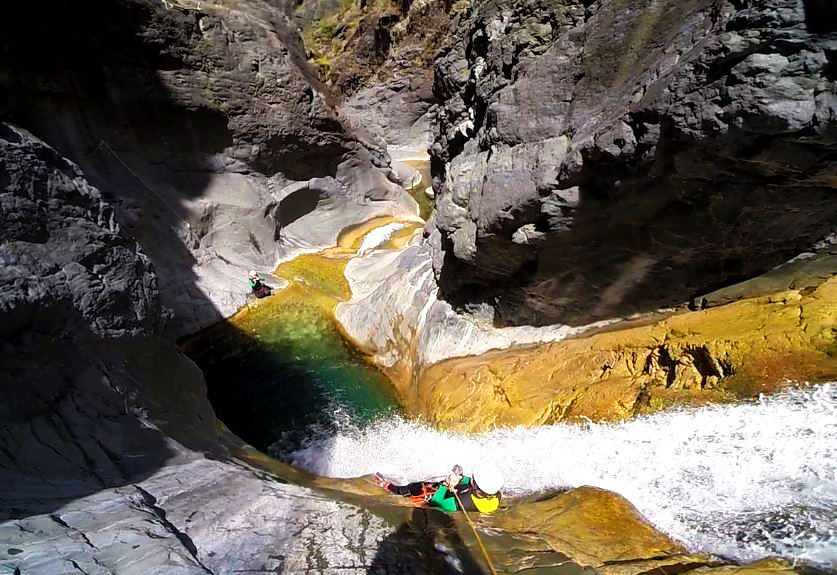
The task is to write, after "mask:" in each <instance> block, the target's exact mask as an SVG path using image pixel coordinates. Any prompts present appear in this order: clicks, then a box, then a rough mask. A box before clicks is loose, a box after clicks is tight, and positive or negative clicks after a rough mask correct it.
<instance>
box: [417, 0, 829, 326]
mask: <svg viewBox="0 0 837 575" xmlns="http://www.w3.org/2000/svg"><path fill="white" fill-rule="evenodd" d="M451 29H452V30H453V32H452V33H451V34H450V35H449V36H448V39H447V41H446V43H445V44H444V45H443V47H442V49H441V51H440V54H439V56H438V57H437V59H436V61H435V71H436V75H435V85H434V90H435V92H436V94H437V96H438V98H439V99H440V100H441V102H442V103H441V108H440V111H439V121H438V124H437V127H438V132H437V134H436V138H435V143H434V145H433V150H432V157H433V159H432V161H433V169H434V189H435V190H436V192H437V211H436V217H435V219H434V221H433V225H432V226H429V232H430V241H431V243H432V245H433V248H434V268H435V270H436V273H437V276H438V282H439V286H440V289H441V294H442V297H443V298H444V299H446V300H448V301H450V302H451V303H452V304H453V305H454V306H457V307H460V308H465V307H467V306H469V305H474V304H487V305H489V306H491V307H492V308H493V309H494V318H493V319H494V322H495V323H496V324H498V325H521V324H529V325H548V324H553V323H564V324H570V325H583V324H586V323H590V322H591V321H595V320H600V319H607V318H612V317H618V316H626V315H630V314H634V313H642V312H648V311H653V310H655V309H658V308H661V307H668V306H675V305H680V304H681V303H683V302H688V301H689V300H691V299H694V298H699V296H700V295H701V294H703V293H705V292H708V291H711V290H714V289H716V288H719V287H722V286H724V285H729V284H731V283H735V282H736V281H740V280H744V279H747V278H749V277H752V276H754V275H758V274H760V273H763V272H765V271H767V270H769V269H770V268H772V267H773V266H776V265H778V264H780V263H782V262H784V261H786V260H788V259H790V258H792V257H794V256H795V255H797V254H798V253H799V252H801V251H804V250H806V249H808V248H809V247H810V246H811V245H813V244H814V243H815V242H817V241H819V240H821V239H823V238H824V237H825V236H827V235H828V234H829V233H831V232H832V231H834V229H835V223H836V222H837V201H835V193H834V186H835V173H837V167H835V163H834V152H835V147H834V146H835V126H837V119H835V112H837V96H835V93H836V92H835V80H837V78H835V75H834V70H835V63H834V58H835V52H834V41H835V35H834V34H835V32H836V31H837V25H836V24H835V14H834V11H833V8H828V7H826V6H825V5H824V4H823V3H818V2H813V1H810V0H768V1H765V2H737V1H723V0H690V1H687V2H682V1H677V2H674V1H654V2H652V1H643V2H622V1H618V0H612V1H602V2H573V1H566V2H560V3H551V4H550V3H543V2H538V1H526V0H524V1H519V2H506V1H501V0H498V1H488V2H482V3H478V4H474V5H472V7H471V9H470V10H469V11H468V12H467V13H464V14H462V15H461V16H460V20H459V21H458V22H457V23H455V24H454V25H452V26H451Z"/></svg>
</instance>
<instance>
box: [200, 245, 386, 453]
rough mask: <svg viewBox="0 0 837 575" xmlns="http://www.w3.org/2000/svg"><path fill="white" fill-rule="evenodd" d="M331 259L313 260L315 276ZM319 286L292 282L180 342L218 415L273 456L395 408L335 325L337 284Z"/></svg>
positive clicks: (382, 382)
mask: <svg viewBox="0 0 837 575" xmlns="http://www.w3.org/2000/svg"><path fill="white" fill-rule="evenodd" d="M337 264H339V266H340V267H341V268H342V262H337ZM331 267H333V266H330V265H326V266H320V269H319V270H317V271H319V275H318V277H321V276H322V275H327V274H323V269H326V271H333V270H331V269H330V268H331ZM315 283H316V282H315ZM323 287H325V286H322V285H321V286H316V285H312V284H310V283H302V282H298V283H292V284H291V285H290V286H289V287H288V288H286V289H285V290H283V291H281V292H279V293H278V294H276V295H274V296H271V297H270V298H266V299H264V300H261V301H259V302H258V308H257V309H253V310H247V311H244V312H242V313H239V314H238V315H236V316H234V317H233V318H231V319H230V320H228V321H225V322H222V323H220V324H217V325H215V326H213V327H211V328H209V329H207V330H205V331H204V332H201V333H200V334H198V335H197V336H195V337H194V338H192V339H191V340H189V341H188V342H186V344H185V345H184V351H185V352H186V353H187V354H188V355H189V357H191V358H192V360H193V361H195V363H197V364H198V366H200V368H201V369H202V370H203V372H204V374H205V376H206V380H207V387H208V393H209V399H210V401H211V402H212V405H213V407H214V408H215V411H216V413H217V415H218V418H219V419H220V420H221V421H223V422H224V424H226V426H227V427H229V428H230V429H231V430H232V431H233V432H234V433H236V434H237V435H238V436H239V437H241V438H242V439H244V440H245V441H247V442H248V443H250V444H251V445H253V446H254V447H256V448H258V449H260V450H262V451H265V452H267V453H269V454H271V455H273V456H274V457H277V458H279V459H287V457H286V456H287V455H289V454H290V453H292V452H294V451H296V450H298V449H299V448H301V447H303V446H304V445H305V441H306V439H308V440H309V441H310V440H311V438H314V437H316V438H317V440H318V441H322V440H323V439H324V438H327V437H329V436H330V435H333V434H335V433H337V431H339V429H340V428H341V427H343V428H345V427H346V426H347V424H348V425H351V426H356V427H360V428H362V427H364V426H365V425H367V424H368V423H370V422H372V421H374V420H375V419H376V418H379V417H382V416H388V415H392V414H393V413H395V412H398V411H399V407H398V403H397V400H396V397H395V394H394V392H393V390H392V388H391V385H390V383H389V381H388V380H387V378H386V376H385V375H384V374H383V373H381V372H380V371H379V370H378V369H377V368H375V367H374V366H373V365H372V364H371V363H370V362H369V361H368V360H367V358H365V357H364V356H362V355H361V354H360V353H358V352H357V351H356V350H355V349H354V348H353V347H352V346H351V345H350V344H349V343H348V342H347V341H346V340H345V339H344V338H343V337H342V335H341V334H340V332H339V331H338V329H337V327H336V324H335V321H334V319H333V315H332V310H333V306H334V305H335V304H336V302H337V301H338V299H342V298H338V297H335V292H339V291H340V290H339V289H331V290H328V289H325V290H324V289H321V288H323ZM332 287H334V286H332ZM338 288H339V286H338Z"/></svg>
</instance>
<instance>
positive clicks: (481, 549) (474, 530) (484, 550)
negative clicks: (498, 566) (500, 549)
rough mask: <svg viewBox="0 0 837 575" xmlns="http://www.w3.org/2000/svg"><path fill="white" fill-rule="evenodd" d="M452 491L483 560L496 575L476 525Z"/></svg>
mask: <svg viewBox="0 0 837 575" xmlns="http://www.w3.org/2000/svg"><path fill="white" fill-rule="evenodd" d="M451 491H452V492H453V496H454V497H456V501H457V503H459V507H461V508H462V514H463V515H464V516H465V521H467V522H468V526H469V527H470V528H471V531H473V532H474V537H476V538H477V543H479V546H480V551H482V554H483V556H484V557H485V562H486V563H487V564H488V569H489V570H490V571H491V575H497V571H495V569H494V565H493V564H492V563H491V557H489V556H488V551H487V550H486V548H485V545H483V544H482V539H480V534H479V533H477V527H476V525H474V522H473V521H471V517H470V516H469V515H468V512H467V511H465V506H464V505H462V500H461V499H459V494H458V493H457V492H456V489H451Z"/></svg>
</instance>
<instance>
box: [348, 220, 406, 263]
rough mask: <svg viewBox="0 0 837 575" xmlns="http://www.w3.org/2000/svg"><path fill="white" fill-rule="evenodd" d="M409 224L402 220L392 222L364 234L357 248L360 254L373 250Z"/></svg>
mask: <svg viewBox="0 0 837 575" xmlns="http://www.w3.org/2000/svg"><path fill="white" fill-rule="evenodd" d="M406 227H407V224H405V223H401V222H391V223H389V224H384V225H383V226H380V227H377V228H375V229H374V230H372V231H371V232H369V233H367V234H366V235H365V236H363V241H362V242H361V243H360V247H359V248H358V250H357V253H358V255H360V256H362V255H364V254H366V253H369V252H371V251H372V250H374V249H376V248H379V247H381V246H382V245H384V244H385V243H386V242H387V241H388V240H389V239H390V238H391V237H392V236H393V234H395V232H397V231H398V230H400V229H402V228H406Z"/></svg>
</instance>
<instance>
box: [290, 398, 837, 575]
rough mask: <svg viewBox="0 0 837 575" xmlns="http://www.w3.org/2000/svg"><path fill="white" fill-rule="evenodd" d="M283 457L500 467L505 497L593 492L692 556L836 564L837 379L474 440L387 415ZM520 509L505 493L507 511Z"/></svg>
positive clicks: (441, 468) (347, 470)
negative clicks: (621, 501) (616, 496)
mask: <svg viewBox="0 0 837 575" xmlns="http://www.w3.org/2000/svg"><path fill="white" fill-rule="evenodd" d="M283 458H284V459H286V460H289V461H290V462H292V463H294V464H296V465H298V466H300V467H303V468H305V469H307V470H309V471H311V472H314V473H317V474H320V475H327V476H332V477H356V476H360V475H364V474H368V473H372V472H375V471H379V472H382V473H383V474H385V475H387V476H389V477H391V478H393V479H394V480H396V481H408V480H416V479H422V478H428V477H433V476H439V475H441V474H444V473H445V472H446V471H447V470H449V469H450V467H451V466H452V465H453V464H454V463H460V464H462V465H463V466H464V467H465V470H466V473H467V471H468V469H469V467H470V466H471V465H472V464H473V463H474V462H475V461H477V460H478V459H481V458H489V459H491V460H493V461H494V462H496V463H497V464H498V465H499V466H500V468H501V469H502V470H503V472H504V474H505V476H506V483H507V486H506V489H505V492H506V493H507V494H508V495H510V496H514V495H525V494H533V493H544V492H549V491H551V490H555V489H562V488H567V487H576V486H581V485H594V486H597V487H602V488H605V489H609V490H611V491H615V492H617V493H620V494H622V495H623V496H625V497H626V498H627V499H628V500H630V501H631V502H632V503H633V504H634V505H635V506H636V507H637V508H638V509H639V510H640V511H641V512H642V513H643V514H644V515H645V516H646V517H647V518H648V519H649V520H650V521H651V522H652V523H654V524H655V525H656V526H657V527H658V528H659V529H661V530H662V531H664V532H665V533H667V534H668V535H670V536H672V537H674V538H675V539H678V540H680V541H681V542H683V543H684V544H685V545H686V546H687V547H688V548H689V549H690V550H691V551H694V552H707V553H712V554H716V555H720V556H723V557H729V558H733V559H736V560H742V561H750V560H754V559H758V558H761V557H765V556H769V555H780V556H783V557H786V558H789V559H804V560H807V561H812V562H815V563H817V564H819V565H822V566H825V567H829V568H835V566H836V565H837V477H835V473H837V384H834V383H832V384H825V385H821V386H818V387H805V388H799V389H793V390H790V391H786V392H783V393H780V394H777V395H774V396H770V397H763V398H761V399H760V400H758V401H755V402H749V403H741V404H737V405H713V406H707V407H703V408H692V409H680V410H675V411H668V412H663V413H658V414H655V415H650V416H646V417H641V418H638V419H635V420H632V421H628V422H624V423H618V424H594V423H589V424H582V425H566V424H557V425H550V426H544V427H538V428H522V427H515V428H506V429H496V430H493V431H490V432H486V433H482V434H476V435H462V434H457V433H453V432H445V431H439V430H436V429H433V428H432V427H430V426H428V425H425V424H423V423H421V422H416V421H407V420H404V419H401V418H397V417H389V418H387V419H385V420H380V421H377V422H375V423H373V424H371V425H369V426H367V427H364V428H358V427H357V426H355V425H354V424H352V423H351V418H345V421H344V422H343V423H342V424H341V425H340V430H339V431H338V432H337V433H336V434H335V433H334V431H333V430H332V431H331V432H329V433H325V432H324V433H322V434H318V433H313V434H312V435H311V437H310V438H309V440H308V441H307V443H306V445H305V446H304V447H303V448H302V449H300V450H297V451H295V452H293V453H287V454H283ZM510 504H512V505H513V504H514V501H513V497H512V498H511V503H510Z"/></svg>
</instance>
